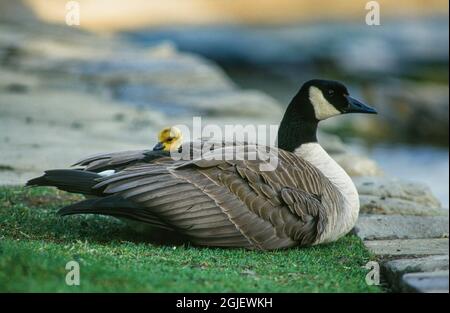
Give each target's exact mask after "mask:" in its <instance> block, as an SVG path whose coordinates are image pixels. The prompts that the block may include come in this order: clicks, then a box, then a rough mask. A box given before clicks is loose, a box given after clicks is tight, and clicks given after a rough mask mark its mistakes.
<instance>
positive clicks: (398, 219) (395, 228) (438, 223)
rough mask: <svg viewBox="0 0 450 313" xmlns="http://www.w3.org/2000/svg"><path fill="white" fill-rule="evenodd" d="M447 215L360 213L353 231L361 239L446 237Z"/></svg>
mask: <svg viewBox="0 0 450 313" xmlns="http://www.w3.org/2000/svg"><path fill="white" fill-rule="evenodd" d="M448 223H449V221H448V216H400V215H361V216H360V217H359V219H358V221H357V223H356V228H355V232H356V234H357V235H358V236H359V237H360V238H361V239H363V240H374V239H420V238H448V225H449V224H448Z"/></svg>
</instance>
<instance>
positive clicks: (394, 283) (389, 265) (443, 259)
mask: <svg viewBox="0 0 450 313" xmlns="http://www.w3.org/2000/svg"><path fill="white" fill-rule="evenodd" d="M448 265H449V261H448V255H432V256H427V257H421V258H412V259H398V260H391V261H388V262H385V263H384V264H382V275H383V277H384V278H385V279H386V280H387V282H388V283H389V285H390V287H391V289H392V290H393V291H401V281H402V276H403V275H404V274H406V273H417V272H435V271H444V270H448V269H449V266H448Z"/></svg>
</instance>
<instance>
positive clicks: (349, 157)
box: [332, 153, 383, 177]
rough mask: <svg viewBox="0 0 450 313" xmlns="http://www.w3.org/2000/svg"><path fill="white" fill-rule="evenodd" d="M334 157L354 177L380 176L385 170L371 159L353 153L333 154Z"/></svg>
mask: <svg viewBox="0 0 450 313" xmlns="http://www.w3.org/2000/svg"><path fill="white" fill-rule="evenodd" d="M332 157H333V159H334V160H335V161H336V162H337V163H338V164H339V165H340V166H342V168H343V169H344V170H345V171H346V172H347V174H348V175H350V176H352V177H357V176H380V175H383V171H382V170H381V169H380V168H379V167H378V165H377V164H376V163H375V162H374V161H373V160H371V159H369V158H367V157H365V156H361V155H356V154H353V153H339V154H333V155H332Z"/></svg>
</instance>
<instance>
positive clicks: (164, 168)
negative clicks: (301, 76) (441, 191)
mask: <svg viewBox="0 0 450 313" xmlns="http://www.w3.org/2000/svg"><path fill="white" fill-rule="evenodd" d="M356 112H360V113H376V112H375V110H373V109H372V108H369V107H367V106H365V105H364V104H362V103H361V102H359V101H357V100H355V99H353V98H351V97H350V96H349V94H348V91H347V89H346V88H345V86H343V85H342V84H340V83H338V82H334V81H326V80H311V81H308V82H306V83H305V84H304V85H303V86H302V87H301V89H300V90H299V92H298V93H297V95H296V96H295V97H294V98H293V100H292V101H291V103H290V105H289V107H288V109H287V111H286V114H285V116H284V118H283V120H282V122H281V125H280V130H279V136H278V149H277V150H276V152H277V155H278V166H277V168H276V169H275V170H274V171H261V170H260V168H261V167H260V166H261V165H262V164H267V162H269V161H266V160H262V159H257V160H252V161H251V160H247V158H245V160H226V161H225V160H224V161H218V160H216V159H214V158H209V159H192V160H188V161H184V160H180V161H175V160H173V159H172V158H170V157H169V156H168V155H167V154H166V153H160V152H158V151H149V150H143V151H128V152H119V153H110V154H102V155H97V156H94V157H90V158H87V159H85V160H82V161H80V162H78V163H77V164H76V165H78V166H82V167H83V168H82V169H77V170H54V171H48V172H46V174H45V175H44V176H42V177H39V178H37V179H34V180H31V181H30V182H28V185H47V186H48V185H51V186H56V187H58V188H60V189H63V190H67V191H71V192H79V193H83V194H86V195H94V196H96V197H97V198H94V199H88V200H85V201H81V202H79V203H75V204H73V205H71V206H68V207H65V208H63V209H61V210H60V211H59V213H60V214H61V215H70V214H81V213H93V214H104V215H110V216H115V217H118V218H125V219H128V220H133V221H136V222H140V223H145V224H148V225H152V226H153V227H156V228H160V229H164V230H169V231H172V232H175V233H177V234H180V235H182V236H183V237H184V238H186V240H188V241H190V242H192V243H194V244H197V245H202V246H221V247H245V248H249V249H262V250H270V249H281V248H289V247H294V246H308V245H315V244H319V243H324V242H330V241H334V240H337V239H338V238H340V237H341V236H343V235H345V234H346V233H347V232H348V231H350V229H351V228H352V227H353V225H354V223H355V221H356V218H357V216H358V212H359V202H358V194H357V191H356V188H355V186H354V185H353V183H352V181H351V179H350V178H349V177H348V175H347V174H346V173H345V172H344V170H343V169H342V168H340V167H339V165H338V164H337V163H336V162H334V161H333V159H332V158H331V157H329V156H328V154H327V153H326V152H325V151H324V150H323V149H322V148H321V147H320V145H319V144H318V143H317V138H316V131H317V125H318V123H319V121H321V120H324V119H326V118H329V117H332V116H336V115H340V114H345V113H356ZM170 137H171V136H170ZM186 144H187V145H191V146H192V143H186ZM242 145H245V151H246V153H251V152H254V151H261V150H264V151H266V147H264V146H258V145H252V144H242ZM157 148H161V147H160V146H159V147H158V146H157ZM181 149H183V148H181ZM224 149H227V147H226V144H223V145H221V146H216V147H215V148H214V149H212V150H211V151H210V154H211V155H216V154H220V155H222V154H223V153H224ZM157 150H158V149H157ZM161 150H163V149H161ZM163 152H164V151H163ZM106 170H114V174H112V175H108V176H105V175H100V174H99V172H102V171H106ZM67 171H69V172H67ZM74 177H75V178H74Z"/></svg>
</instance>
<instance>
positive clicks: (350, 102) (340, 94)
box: [278, 79, 377, 151]
mask: <svg viewBox="0 0 450 313" xmlns="http://www.w3.org/2000/svg"><path fill="white" fill-rule="evenodd" d="M347 113H368V114H376V113H377V111H376V110H375V109H373V108H371V107H369V106H367V105H365V104H364V103H362V102H361V101H359V100H356V99H355V98H353V97H351V96H350V95H349V92H348V90H347V88H346V87H345V86H344V85H343V84H341V83H339V82H337V81H332V80H322V79H313V80H310V81H307V82H306V83H304V84H303V86H302V87H301V88H300V90H299V92H298V93H297V95H295V97H294V98H293V99H292V101H291V103H290V104H289V106H288V108H287V110H286V113H285V115H284V118H283V120H282V122H281V125H280V130H279V133H278V147H279V148H281V149H284V150H287V151H294V150H295V149H296V148H297V147H299V146H300V145H301V144H302V143H307V142H317V137H316V133H317V124H318V123H319V122H320V121H323V120H325V119H327V118H330V117H333V116H338V115H341V114H347Z"/></svg>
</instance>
